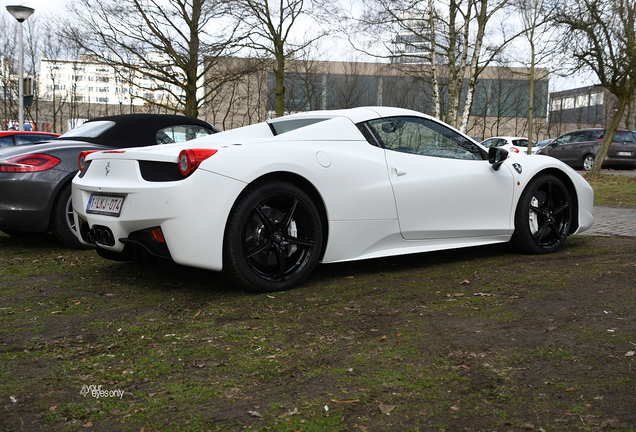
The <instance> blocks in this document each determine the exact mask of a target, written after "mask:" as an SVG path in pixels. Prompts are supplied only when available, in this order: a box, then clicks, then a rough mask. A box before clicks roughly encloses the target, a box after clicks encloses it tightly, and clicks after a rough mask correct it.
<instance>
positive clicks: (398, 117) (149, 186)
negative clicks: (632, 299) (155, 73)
mask: <svg viewBox="0 0 636 432" xmlns="http://www.w3.org/2000/svg"><path fill="white" fill-rule="evenodd" d="M80 168H81V170H82V171H81V172H80V173H78V175H77V176H76V177H75V179H74V180H73V195H72V196H73V209H74V211H75V218H76V224H77V225H76V226H77V227H79V229H78V236H79V237H80V240H81V241H82V242H84V243H86V244H93V243H94V244H96V245H97V252H98V253H99V254H100V255H101V256H103V257H105V258H110V259H117V260H135V261H137V260H138V261H141V262H146V261H148V260H149V259H155V258H158V259H160V260H161V259H169V260H173V261H174V262H176V263H178V264H182V265H187V266H192V267H199V268H204V269H209V270H214V271H221V270H222V271H223V272H224V273H226V274H227V275H228V276H229V277H230V279H231V280H233V281H235V282H237V283H239V284H241V285H243V286H249V287H252V288H255V289H257V290H261V291H278V290H284V289H288V288H291V287H292V286H294V285H297V284H298V283H299V282H301V281H302V280H304V279H305V278H306V277H307V276H308V275H309V274H310V273H311V271H312V269H313V268H314V267H315V265H316V264H317V263H318V262H322V263H334V262H341V261H351V260H360V259H365V258H376V257H383V256H390V255H399V254H408V253H415V252H425V251H433V250H440V249H452V248H461V247H467V246H477V245H485V244H490V243H500V242H508V241H511V240H512V242H513V243H514V244H515V245H517V246H518V247H519V248H520V249H521V250H522V251H524V252H528V253H549V252H554V251H555V250H557V249H558V248H559V247H560V246H561V245H562V244H563V242H564V241H565V239H566V237H567V236H568V235H570V234H575V233H578V232H581V231H584V230H586V229H588V228H589V227H590V226H591V225H592V223H593V218H592V204H593V199H594V192H593V190H592V188H591V187H590V186H589V185H588V183H587V182H586V181H585V179H583V178H582V177H581V176H580V175H579V174H577V173H576V172H575V171H573V170H572V169H571V168H570V167H568V166H566V165H565V164H563V163H562V162H560V161H558V160H557V159H555V158H551V157H543V156H537V157H531V158H507V152H506V151H505V150H502V149H497V148H492V149H490V150H489V152H487V151H486V150H485V149H484V148H483V147H482V146H481V145H480V144H478V143H477V142H475V141H473V140H472V139H470V138H468V137H467V136H465V135H463V134H461V133H459V132H458V131H456V130H454V129H452V128H451V127H449V126H447V125H445V124H444V123H442V122H440V121H439V120H436V119H434V118H432V117H429V116H427V115H424V114H421V113H418V112H415V111H410V110H405V109H398V108H387V107H367V108H354V109H349V110H339V111H312V112H308V113H302V114H294V115H289V116H285V117H280V118H276V119H273V120H269V121H266V122H263V123H259V124H256V125H251V126H246V127H243V128H238V129H234V130H231V131H226V132H222V133H219V134H215V135H211V136H209V137H205V138H201V139H196V140H193V141H189V142H187V143H182V144H169V145H162V146H152V147H140V148H131V149H123V150H115V151H103V152H93V153H90V154H88V153H85V154H82V155H81V156H80Z"/></svg>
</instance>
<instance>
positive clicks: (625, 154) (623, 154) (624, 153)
mask: <svg viewBox="0 0 636 432" xmlns="http://www.w3.org/2000/svg"><path fill="white" fill-rule="evenodd" d="M616 154H617V155H618V156H631V155H632V152H616Z"/></svg>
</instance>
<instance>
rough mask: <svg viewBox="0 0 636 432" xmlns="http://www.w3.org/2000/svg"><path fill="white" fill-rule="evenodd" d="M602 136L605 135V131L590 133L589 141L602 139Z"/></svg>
mask: <svg viewBox="0 0 636 432" xmlns="http://www.w3.org/2000/svg"><path fill="white" fill-rule="evenodd" d="M604 135H605V131H602V130H596V131H591V132H590V138H589V140H590V141H596V140H600V139H601V138H603V136H604Z"/></svg>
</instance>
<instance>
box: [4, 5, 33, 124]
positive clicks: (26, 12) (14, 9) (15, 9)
mask: <svg viewBox="0 0 636 432" xmlns="http://www.w3.org/2000/svg"><path fill="white" fill-rule="evenodd" d="M7 10H8V11H9V13H10V14H11V15H13V18H15V19H17V20H18V22H19V23H20V60H19V66H18V70H19V73H20V75H19V77H18V89H19V96H18V98H19V99H20V110H19V112H18V117H19V118H18V122H19V128H18V129H19V130H21V131H23V130H24V49H23V48H22V22H23V21H24V20H25V19H27V18H28V17H30V16H31V14H32V13H33V12H34V11H35V9H33V8H30V7H27V6H7Z"/></svg>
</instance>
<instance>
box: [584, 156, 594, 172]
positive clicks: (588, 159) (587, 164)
mask: <svg viewBox="0 0 636 432" xmlns="http://www.w3.org/2000/svg"><path fill="white" fill-rule="evenodd" d="M592 166H594V156H593V155H591V154H588V155H585V157H583V171H590V170H591V169H592Z"/></svg>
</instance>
